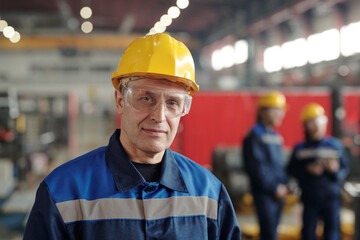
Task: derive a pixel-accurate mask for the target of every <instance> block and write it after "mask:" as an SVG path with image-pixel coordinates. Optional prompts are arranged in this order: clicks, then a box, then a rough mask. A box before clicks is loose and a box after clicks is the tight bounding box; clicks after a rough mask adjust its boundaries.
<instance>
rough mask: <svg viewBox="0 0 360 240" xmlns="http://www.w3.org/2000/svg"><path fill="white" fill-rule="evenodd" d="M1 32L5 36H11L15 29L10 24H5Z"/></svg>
mask: <svg viewBox="0 0 360 240" xmlns="http://www.w3.org/2000/svg"><path fill="white" fill-rule="evenodd" d="M3 34H4V36H5V37H7V38H12V37H13V36H14V34H15V29H14V28H13V27H11V26H7V27H5V28H4V31H3Z"/></svg>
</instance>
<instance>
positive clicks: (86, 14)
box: [80, 7, 92, 19]
mask: <svg viewBox="0 0 360 240" xmlns="http://www.w3.org/2000/svg"><path fill="white" fill-rule="evenodd" d="M91 15H92V10H91V8H89V7H83V8H82V9H81V10H80V16H81V17H82V18H84V19H88V18H90V17H91Z"/></svg>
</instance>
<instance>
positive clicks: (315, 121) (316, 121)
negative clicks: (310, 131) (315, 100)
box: [305, 116, 328, 127]
mask: <svg viewBox="0 0 360 240" xmlns="http://www.w3.org/2000/svg"><path fill="white" fill-rule="evenodd" d="M327 123H328V118H327V117H326V116H319V117H315V118H312V119H310V120H308V121H306V123H305V124H306V125H307V126H308V127H312V126H314V125H316V126H323V125H326V124H327Z"/></svg>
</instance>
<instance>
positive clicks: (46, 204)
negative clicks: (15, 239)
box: [23, 182, 69, 240]
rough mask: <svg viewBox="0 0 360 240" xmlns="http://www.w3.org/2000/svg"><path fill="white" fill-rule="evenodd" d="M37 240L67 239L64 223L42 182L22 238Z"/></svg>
mask: <svg viewBox="0 0 360 240" xmlns="http://www.w3.org/2000/svg"><path fill="white" fill-rule="evenodd" d="M38 239H53V240H60V239H61V240H63V239H69V237H68V234H67V230H66V226H65V223H64V222H63V220H62V218H61V216H60V213H59V212H58V209H57V208H56V205H55V203H54V201H53V199H52V197H51V195H50V193H49V189H48V186H47V184H46V183H45V182H42V183H41V184H40V186H39V188H38V190H37V193H36V199H35V203H34V206H33V208H32V210H31V212H30V215H29V219H28V221H27V223H26V227H25V232H24V236H23V240H38Z"/></svg>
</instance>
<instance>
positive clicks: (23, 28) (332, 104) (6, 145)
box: [0, 0, 360, 239]
mask: <svg viewBox="0 0 360 240" xmlns="http://www.w3.org/2000/svg"><path fill="white" fill-rule="evenodd" d="M359 12H360V1H359V0H252V1H248V0H190V1H187V0H177V1H176V0H167V1H165V0H151V1H148V0H133V1H125V0H101V1H100V0H47V1H43V0H16V1H12V0H1V1H0V239H21V236H22V232H23V230H24V224H25V222H26V218H27V215H28V213H29V211H30V209H31V207H32V204H33V201H34V197H35V192H36V188H37V187H38V184H39V183H40V181H41V180H42V179H43V178H44V177H45V176H46V175H47V174H48V173H49V172H50V171H51V170H52V169H54V168H55V167H57V166H58V165H60V164H62V163H64V162H66V161H68V160H70V159H72V158H74V157H76V156H79V155H81V154H83V153H86V152H88V151H90V150H92V149H94V148H97V147H100V146H103V145H106V144H107V142H108V139H109V137H110V136H111V134H112V132H113V131H114V129H115V128H116V127H117V126H118V125H119V116H117V114H116V109H115V104H114V98H113V92H114V90H113V87H112V85H111V81H110V78H111V73H112V72H113V71H115V70H116V68H117V66H118V63H119V60H120V58H121V55H122V53H123V51H124V48H125V47H126V46H127V45H128V44H129V43H130V42H131V41H133V40H134V39H135V38H137V37H140V36H144V35H146V34H152V33H156V32H167V33H169V34H170V35H172V36H173V37H175V38H176V39H178V40H180V41H182V42H184V43H185V44H186V45H187V46H188V47H189V49H190V51H191V52H192V54H193V57H194V60H195V67H196V81H197V83H198V84H199V85H200V92H199V93H198V94H196V95H195V96H194V97H193V105H192V109H191V111H190V114H188V115H187V116H185V117H183V118H182V120H181V125H180V128H179V131H178V134H177V137H176V139H175V142H174V144H173V146H172V149H173V150H175V151H178V152H180V153H182V154H184V155H186V156H188V157H189V158H191V159H193V160H194V161H196V162H198V163H200V164H201V165H203V166H204V167H206V168H208V169H209V170H211V171H213V173H214V174H215V175H216V176H217V177H218V178H219V179H220V180H221V181H223V182H224V184H225V185H226V187H227V189H228V191H229V194H230V196H231V198H232V201H233V204H234V207H235V210H236V212H237V214H238V220H239V224H240V227H241V229H242V232H243V239H258V232H259V230H258V226H257V222H256V218H255V214H254V207H253V203H252V197H251V195H250V194H249V182H248V179H247V177H246V176H245V174H244V170H243V164H242V159H241V157H240V156H241V154H240V153H241V144H242V141H243V138H244V136H245V134H246V133H247V131H248V130H249V129H250V128H251V126H252V125H253V124H254V123H255V121H256V117H255V115H256V110H257V107H256V100H257V98H258V96H259V94H260V93H262V92H263V91H266V90H269V89H278V90H280V91H282V92H283V93H284V94H285V96H286V98H287V101H288V105H289V109H288V111H287V113H286V116H285V119H284V122H283V124H282V126H281V127H280V128H279V131H280V133H281V134H282V135H283V137H284V140H285V149H286V153H285V154H286V159H287V156H288V154H289V153H290V152H291V149H292V147H293V146H294V145H295V144H296V143H297V142H299V141H301V140H303V137H304V136H303V131H302V124H301V120H300V111H301V109H302V108H303V106H305V105H306V104H307V103H310V102H317V103H320V104H321V105H322V106H323V107H324V108H325V111H326V112H327V115H328V117H329V119H330V124H329V127H328V134H332V135H334V136H336V137H338V138H340V139H341V140H342V142H343V143H344V145H345V146H346V149H347V151H348V154H349V157H350V160H351V172H350V175H349V177H348V182H347V185H345V186H347V187H346V188H344V192H343V196H342V200H343V206H342V210H341V220H342V225H341V230H342V239H360V235H359V233H356V231H355V229H360V225H359V224H360V223H359V220H358V219H357V218H358V216H357V213H358V212H359V211H357V212H356V211H355V210H354V209H356V207H360V204H359V192H360V183H359V179H360V44H359V43H360V14H359ZM359 209H360V208H359ZM359 214H360V213H359ZM356 220H357V221H356ZM355 226H359V227H357V228H356V227H355ZM300 228H301V204H300V203H299V200H298V196H297V195H296V194H293V196H291V197H290V198H289V199H288V202H287V204H286V207H285V210H284V214H283V217H282V220H281V224H280V226H279V228H278V231H279V234H280V238H281V239H300V235H299V233H300ZM321 234H322V229H321V227H320V228H319V229H318V235H319V237H321ZM356 237H358V238H356Z"/></svg>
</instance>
